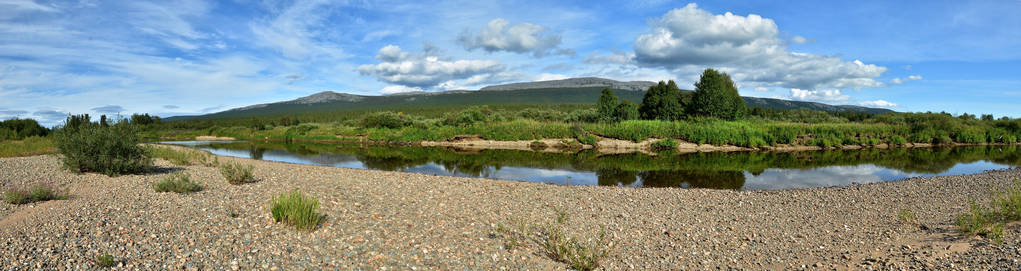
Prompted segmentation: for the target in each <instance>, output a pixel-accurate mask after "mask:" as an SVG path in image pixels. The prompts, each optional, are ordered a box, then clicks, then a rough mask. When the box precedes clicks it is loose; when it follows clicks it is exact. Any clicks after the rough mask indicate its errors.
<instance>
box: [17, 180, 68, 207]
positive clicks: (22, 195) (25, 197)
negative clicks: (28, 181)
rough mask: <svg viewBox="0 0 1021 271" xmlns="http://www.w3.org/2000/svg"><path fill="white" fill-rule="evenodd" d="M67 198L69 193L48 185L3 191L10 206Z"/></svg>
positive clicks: (41, 184) (40, 184)
mask: <svg viewBox="0 0 1021 271" xmlns="http://www.w3.org/2000/svg"><path fill="white" fill-rule="evenodd" d="M66 198H67V191H63V190H60V189H58V188H56V187H54V186H53V185H52V184H47V183H36V184H32V185H29V186H28V187H27V188H22V187H18V186H9V187H6V188H4V189H3V199H4V201H6V202H7V203H10V204H26V203H32V202H39V201H47V200H58V199H66Z"/></svg>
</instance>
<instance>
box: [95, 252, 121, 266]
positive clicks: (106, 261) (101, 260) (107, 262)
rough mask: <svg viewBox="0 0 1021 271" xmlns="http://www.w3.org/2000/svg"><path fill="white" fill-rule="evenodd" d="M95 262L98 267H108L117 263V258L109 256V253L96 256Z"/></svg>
mask: <svg viewBox="0 0 1021 271" xmlns="http://www.w3.org/2000/svg"><path fill="white" fill-rule="evenodd" d="M95 262H96V265H98V266H99V267H100V268H110V267H113V266H114V265H117V260H116V259H114V258H113V256H111V255H110V254H103V255H99V256H96V260H95Z"/></svg>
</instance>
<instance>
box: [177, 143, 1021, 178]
mask: <svg viewBox="0 0 1021 271" xmlns="http://www.w3.org/2000/svg"><path fill="white" fill-rule="evenodd" d="M197 147H199V148H203V149H207V150H214V149H221V150H222V149H226V150H235V151H243V152H244V151H247V153H248V155H249V157H251V158H254V159H268V160H275V161H288V162H295V163H311V164H322V165H341V166H347V167H358V168H367V169H376V170H387V171H411V172H423V173H431V174H442V173H443V172H445V173H446V174H447V175H456V176H473V177H493V176H500V178H508V179H530V180H535V179H541V178H542V177H543V176H547V175H544V174H572V176H574V177H573V178H575V179H571V183H572V184H577V183H583V184H598V185H611V186H637V185H640V186H647V187H695V188H714V189H741V188H742V187H743V186H744V185H745V183H746V181H747V180H746V176H749V178H758V177H759V175H760V174H761V173H763V172H765V171H766V170H767V169H798V170H809V171H811V170H815V169H824V168H830V167H835V166H862V165H875V166H878V167H881V168H886V169H890V170H896V171H900V172H903V173H904V174H907V175H910V174H939V173H942V172H946V171H947V170H948V169H950V168H952V167H954V166H955V165H959V164H962V163H974V162H979V161H989V162H992V163H996V164H999V165H1009V166H1018V165H1021V153H1019V149H1018V146H972V147H955V148H898V149H864V150H832V151H806V152H730V153H721V152H716V153H688V154H676V153H660V154H659V155H655V156H650V155H645V154H640V153H632V154H614V155H601V154H599V153H597V152H594V151H591V150H584V151H580V152H577V153H544V152H534V151H519V150H483V151H459V150H455V149H448V148H439V147H414V146H378V145H372V146H364V145H334V144H317V143H281V142H243V141H242V142H231V143H211V144H206V145H199V146H197ZM268 151H269V152H268ZM268 156H273V157H274V158H270V157H268ZM333 161H354V162H356V163H354V164H352V163H347V162H345V163H343V164H338V163H333ZM505 167H514V170H513V171H507V170H501V169H503V168H505ZM426 168H428V170H427V169H426ZM565 172H566V173H565ZM498 173H499V174H498ZM745 173H748V174H749V175H746V174H745ZM514 174H519V175H514ZM520 174H524V175H520ZM529 174H531V175H529ZM585 176H591V177H585ZM563 177H564V176H562V175H558V176H553V177H550V178H563ZM578 178H591V180H585V179H580V180H579V179H578ZM542 181H550V179H547V180H542ZM850 182H851V180H847V182H840V181H839V180H838V182H837V183H842V184H850Z"/></svg>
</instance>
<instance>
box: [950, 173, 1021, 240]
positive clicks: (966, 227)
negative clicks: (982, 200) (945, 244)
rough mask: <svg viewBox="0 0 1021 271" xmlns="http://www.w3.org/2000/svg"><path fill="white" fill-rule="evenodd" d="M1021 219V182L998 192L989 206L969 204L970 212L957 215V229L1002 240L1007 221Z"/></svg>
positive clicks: (967, 233) (973, 202)
mask: <svg viewBox="0 0 1021 271" xmlns="http://www.w3.org/2000/svg"><path fill="white" fill-rule="evenodd" d="M1014 221H1021V182H1017V181H1015V182H1014V185H1012V186H1011V187H1009V188H1007V189H1006V190H1005V191H998V192H996V193H995V194H994V195H993V197H992V199H991V200H990V205H989V206H982V205H979V204H978V203H975V201H974V200H973V201H971V202H970V203H969V204H968V212H967V213H964V214H961V215H959V216H958V217H957V223H956V224H957V229H958V231H960V232H961V233H962V234H965V235H978V236H983V237H986V238H989V239H992V240H993V241H995V242H996V243H1000V242H1002V238H1003V227H1004V225H1006V224H1007V223H1010V222H1014Z"/></svg>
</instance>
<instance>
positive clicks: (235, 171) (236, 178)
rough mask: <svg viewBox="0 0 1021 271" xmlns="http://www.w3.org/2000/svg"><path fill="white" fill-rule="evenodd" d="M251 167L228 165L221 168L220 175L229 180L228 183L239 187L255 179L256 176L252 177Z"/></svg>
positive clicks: (237, 164) (236, 164)
mask: <svg viewBox="0 0 1021 271" xmlns="http://www.w3.org/2000/svg"><path fill="white" fill-rule="evenodd" d="M253 168H254V167H253V166H251V165H248V166H245V165H242V164H240V163H227V164H223V165H221V166H220V174H221V175H223V178H224V179H226V180H227V182H228V183H230V184H234V185H239V184H245V183H248V182H251V181H252V180H254V179H255V175H252V169H253Z"/></svg>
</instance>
